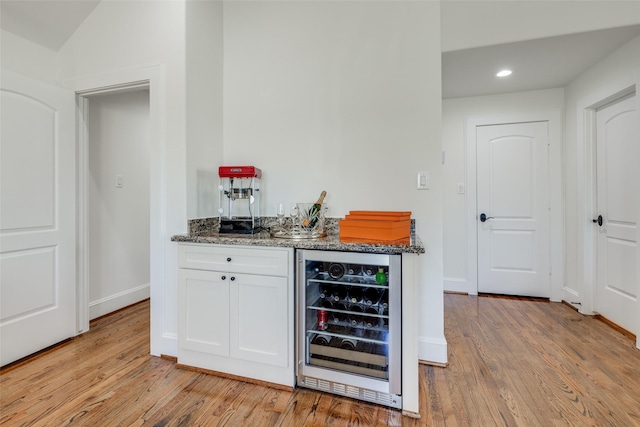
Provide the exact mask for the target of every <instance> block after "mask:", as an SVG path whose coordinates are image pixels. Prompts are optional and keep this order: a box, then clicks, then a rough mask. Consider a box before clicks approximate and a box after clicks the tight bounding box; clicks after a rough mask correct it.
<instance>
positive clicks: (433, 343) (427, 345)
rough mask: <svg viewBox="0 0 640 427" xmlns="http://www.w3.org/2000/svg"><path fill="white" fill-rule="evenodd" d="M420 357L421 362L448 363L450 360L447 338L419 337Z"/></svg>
mask: <svg viewBox="0 0 640 427" xmlns="http://www.w3.org/2000/svg"><path fill="white" fill-rule="evenodd" d="M418 359H419V360H420V363H427V364H430V363H432V364H436V365H446V364H447V363H448V360H449V356H448V353H447V340H446V339H445V338H442V339H437V338H430V337H418Z"/></svg>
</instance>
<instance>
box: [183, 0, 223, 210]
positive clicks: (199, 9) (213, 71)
mask: <svg viewBox="0 0 640 427" xmlns="http://www.w3.org/2000/svg"><path fill="white" fill-rule="evenodd" d="M185 17H186V89H187V92H186V104H187V114H186V127H187V217H188V218H206V217H211V216H217V215H218V211H217V207H218V197H219V193H218V181H219V178H218V168H217V167H218V166H219V165H221V164H222V163H223V159H222V56H223V51H222V2H221V1H198V0H188V1H187V2H186V16H185Z"/></svg>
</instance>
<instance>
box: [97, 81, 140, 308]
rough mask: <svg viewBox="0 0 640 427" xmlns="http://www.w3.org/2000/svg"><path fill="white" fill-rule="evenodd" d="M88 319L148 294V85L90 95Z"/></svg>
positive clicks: (129, 303) (124, 305)
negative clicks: (146, 86) (134, 88)
mask: <svg viewBox="0 0 640 427" xmlns="http://www.w3.org/2000/svg"><path fill="white" fill-rule="evenodd" d="M85 100H86V103H85V106H86V108H87V111H86V113H87V114H86V117H87V119H88V120H87V122H86V130H87V135H88V141H86V147H87V149H88V150H87V151H88V153H87V158H88V168H87V173H86V177H85V178H86V179H87V181H86V184H87V186H86V193H85V194H86V197H87V199H88V200H87V205H88V212H87V213H88V216H87V222H86V224H87V247H86V249H87V260H88V264H87V266H86V267H87V277H88V281H89V283H88V291H89V295H88V299H89V320H93V319H95V318H97V317H101V316H103V315H105V314H108V313H111V312H114V311H116V310H119V309H122V308H124V307H126V306H129V305H131V304H135V303H137V302H140V301H142V300H145V299H147V298H149V294H150V290H149V287H150V267H149V262H150V252H149V233H150V227H149V221H150V220H149V218H150V215H149V169H150V164H149V158H150V156H149V150H150V144H149V90H148V88H144V87H143V88H137V89H136V90H130V91H118V92H115V93H111V92H107V93H100V94H94V95H89V96H86V97H85Z"/></svg>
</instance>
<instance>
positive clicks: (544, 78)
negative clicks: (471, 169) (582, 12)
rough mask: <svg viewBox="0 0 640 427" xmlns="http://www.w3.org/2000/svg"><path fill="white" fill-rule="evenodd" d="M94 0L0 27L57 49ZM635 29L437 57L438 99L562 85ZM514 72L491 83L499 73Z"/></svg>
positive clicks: (15, 18) (62, 0)
mask: <svg viewBox="0 0 640 427" xmlns="http://www.w3.org/2000/svg"><path fill="white" fill-rule="evenodd" d="M99 3H100V1H99V0H42V1H37V0H35V1H26V0H2V1H0V12H1V13H0V17H1V19H0V27H1V28H2V29H3V30H6V31H8V32H10V33H13V34H15V35H17V36H19V37H22V38H24V39H27V40H30V41H32V42H34V43H37V44H39V45H41V46H44V47H46V48H49V49H51V50H54V51H57V50H59V49H60V48H61V47H62V46H63V45H64V43H65V42H66V41H67V40H68V39H69V37H71V35H72V34H73V33H74V31H75V30H76V29H77V28H78V26H80V24H82V22H84V20H85V19H86V18H87V16H89V15H90V14H91V12H92V11H93V10H94V9H95V8H96V6H98V4H99ZM638 35H640V25H635V26H629V27H620V28H613V29H607V30H600V31H592V32H587V33H580V34H571V35H566V36H559V37H550V38H543V39H537V40H530V41H522V42H517V43H509V44H503V45H496V46H486V47H480V48H474V49H466V50H459V51H452V52H444V53H443V54H442V97H443V98H444V99H448V98H459V97H468V96H479V95H489V94H497V93H508V92H521V91H528V90H539V89H550V88H558V87H563V86H565V85H566V84H567V83H569V82H570V81H571V80H573V79H574V78H576V77H577V76H579V75H580V74H581V73H582V72H584V71H586V70H587V69H588V68H590V67H591V66H593V65H594V64H595V63H597V62H598V61H600V60H601V59H603V58H604V57H606V56H607V55H608V54H610V53H611V52H613V51H614V50H615V49H617V48H618V47H619V46H621V45H622V44H624V43H626V42H627V41H629V40H631V39H632V38H634V37H636V36H638ZM504 67H509V68H511V69H512V70H514V73H513V74H512V75H511V76H510V77H509V78H506V79H497V78H496V77H495V73H496V72H497V71H499V69H501V68H504Z"/></svg>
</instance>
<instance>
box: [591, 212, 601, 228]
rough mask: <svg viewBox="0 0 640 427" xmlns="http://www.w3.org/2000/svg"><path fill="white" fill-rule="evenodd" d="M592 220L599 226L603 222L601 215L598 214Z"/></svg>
mask: <svg viewBox="0 0 640 427" xmlns="http://www.w3.org/2000/svg"><path fill="white" fill-rule="evenodd" d="M592 221H593V222H594V224H595V223H598V226H599V227H602V222H603V221H602V215H598V218H596V219H594V220H592Z"/></svg>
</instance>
